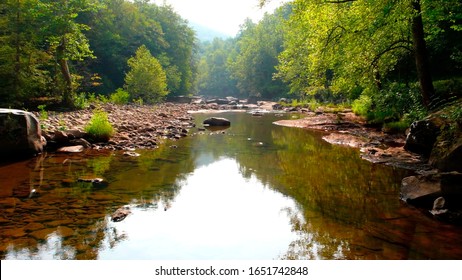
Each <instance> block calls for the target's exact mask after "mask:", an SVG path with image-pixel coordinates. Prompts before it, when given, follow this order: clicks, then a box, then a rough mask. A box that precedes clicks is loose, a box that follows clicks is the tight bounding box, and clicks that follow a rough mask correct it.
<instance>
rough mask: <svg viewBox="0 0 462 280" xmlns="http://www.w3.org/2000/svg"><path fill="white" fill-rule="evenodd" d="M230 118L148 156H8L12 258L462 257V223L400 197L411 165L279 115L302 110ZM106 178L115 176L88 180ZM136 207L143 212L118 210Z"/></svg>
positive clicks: (3, 177) (4, 209)
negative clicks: (370, 157) (366, 154)
mask: <svg viewBox="0 0 462 280" xmlns="http://www.w3.org/2000/svg"><path fill="white" fill-rule="evenodd" d="M221 116H223V117H226V118H228V119H230V120H231V122H232V125H231V127H229V128H228V129H227V130H223V131H199V130H198V131H195V135H194V136H191V137H187V138H185V139H181V140H180V141H177V142H175V143H167V144H166V145H162V146H161V147H160V148H159V149H156V150H153V151H137V152H139V153H140V154H141V155H140V156H139V157H127V156H124V155H123V154H122V153H117V152H95V151H87V152H86V154H83V155H59V154H48V155H43V156H41V157H39V158H35V159H33V160H31V161H24V162H18V163H14V164H3V165H1V166H0V186H1V187H0V210H1V215H0V226H1V231H0V258H1V259H274V258H282V259H408V258H409V259H427V258H431V259H461V258H462V240H460V238H459V236H460V234H461V233H462V229H461V228H457V227H453V226H450V225H444V224H441V223H439V222H438V221H435V220H432V219H431V218H428V217H426V216H424V215H421V213H418V212H416V211H417V210H415V209H412V208H410V207H409V206H407V205H402V204H401V202H400V201H399V200H398V189H399V183H400V181H401V178H402V177H403V176H405V174H406V172H405V171H403V170H397V169H393V168H390V167H385V166H380V165H372V164H370V163H368V162H365V161H363V160H360V158H359V155H358V152H357V151H356V150H354V149H350V148H344V147H339V146H332V145H330V144H327V143H325V142H324V141H322V139H321V135H319V134H316V133H311V132H308V131H305V130H302V129H292V128H284V127H278V126H274V125H272V124H271V123H272V122H273V121H275V120H276V119H278V118H285V117H290V116H283V117H281V116H275V115H272V114H266V115H264V116H262V117H258V118H256V117H252V116H251V115H250V114H245V113H226V114H224V115H221ZM207 117H209V116H208V115H205V114H199V115H197V116H196V122H197V123H198V124H200V123H202V121H203V120H204V119H205V118H207ZM172 145H174V147H173V146H172ZM96 177H98V178H103V179H104V180H105V184H92V183H91V182H90V183H89V182H81V181H79V180H78V179H79V178H96ZM123 205H130V207H131V209H132V213H131V214H130V215H129V216H128V217H127V218H126V219H125V220H123V221H122V222H120V223H114V222H111V221H110V215H111V213H113V212H114V211H115V210H116V209H117V208H119V207H121V206H123ZM435 244H438V245H435Z"/></svg>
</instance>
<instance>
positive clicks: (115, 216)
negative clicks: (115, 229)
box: [111, 206, 131, 222]
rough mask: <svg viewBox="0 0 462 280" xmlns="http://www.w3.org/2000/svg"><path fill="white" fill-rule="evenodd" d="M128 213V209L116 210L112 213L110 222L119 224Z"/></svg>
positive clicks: (124, 207)
mask: <svg viewBox="0 0 462 280" xmlns="http://www.w3.org/2000/svg"><path fill="white" fill-rule="evenodd" d="M130 213H131V211H130V207H128V206H122V207H120V208H119V209H117V210H116V211H115V212H114V213H112V215H111V221H113V222H120V221H122V220H124V219H125V218H126V217H127V216H128V215H129V214H130Z"/></svg>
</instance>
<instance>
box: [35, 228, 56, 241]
mask: <svg viewBox="0 0 462 280" xmlns="http://www.w3.org/2000/svg"><path fill="white" fill-rule="evenodd" d="M53 232H54V229H52V228H45V229H41V230H37V231H34V232H31V233H30V236H32V237H33V238H35V239H36V240H46V239H47V237H48V235H50V234H52V233H53Z"/></svg>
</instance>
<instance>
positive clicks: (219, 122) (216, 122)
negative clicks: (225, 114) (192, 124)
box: [203, 117, 231, 126]
mask: <svg viewBox="0 0 462 280" xmlns="http://www.w3.org/2000/svg"><path fill="white" fill-rule="evenodd" d="M203 124H204V125H208V126H230V125H231V122H230V121H229V120H228V119H225V118H216V117H211V118H208V119H206V120H205V121H204V122H203Z"/></svg>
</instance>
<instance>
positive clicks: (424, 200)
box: [401, 172, 462, 209]
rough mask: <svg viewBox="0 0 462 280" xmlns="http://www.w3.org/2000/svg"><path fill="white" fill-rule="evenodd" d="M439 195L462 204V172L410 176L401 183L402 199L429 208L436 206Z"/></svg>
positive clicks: (455, 203)
mask: <svg viewBox="0 0 462 280" xmlns="http://www.w3.org/2000/svg"><path fill="white" fill-rule="evenodd" d="M438 197H443V198H445V199H446V200H451V201H452V204H453V205H458V204H460V200H461V198H462V173H458V172H447V173H435V174H428V175H418V176H410V177H406V178H404V179H403V181H402V183H401V199H403V200H404V201H406V202H409V203H411V204H414V205H417V206H420V207H424V208H427V209H433V208H434V204H433V203H434V201H435V199H437V198H438Z"/></svg>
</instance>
